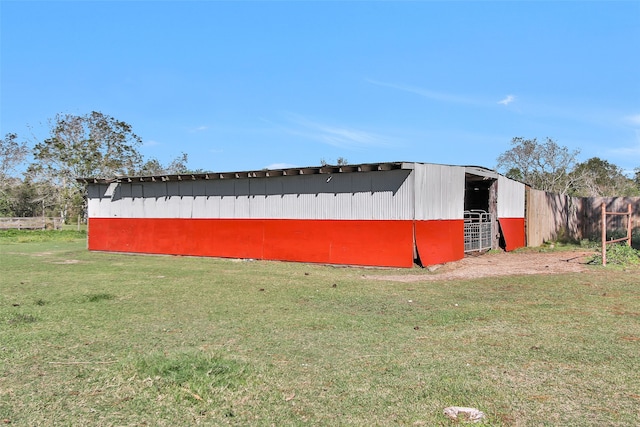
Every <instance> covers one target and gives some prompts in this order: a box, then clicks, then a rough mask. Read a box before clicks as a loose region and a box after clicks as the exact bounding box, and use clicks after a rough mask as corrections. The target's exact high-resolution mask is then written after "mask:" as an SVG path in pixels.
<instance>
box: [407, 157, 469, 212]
mask: <svg viewBox="0 0 640 427" xmlns="http://www.w3.org/2000/svg"><path fill="white" fill-rule="evenodd" d="M464 187H465V168H464V167H462V166H445V165H435V164H420V163H416V164H415V219H416V220H435V219H463V217H464Z"/></svg>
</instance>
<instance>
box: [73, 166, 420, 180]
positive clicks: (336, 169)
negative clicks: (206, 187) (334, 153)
mask: <svg viewBox="0 0 640 427" xmlns="http://www.w3.org/2000/svg"><path fill="white" fill-rule="evenodd" d="M414 168H415V167H414V163H407V162H390V163H364V164H360V165H339V166H332V165H324V166H310V167H303V168H287V169H263V170H257V171H244V172H206V173H187V174H177V175H148V176H116V177H113V178H78V179H77V180H76V181H77V182H80V183H83V184H111V183H115V182H166V181H198V180H215V179H241V178H270V177H277V176H297V175H315V174H334V173H357V172H377V171H390V170H397V169H414Z"/></svg>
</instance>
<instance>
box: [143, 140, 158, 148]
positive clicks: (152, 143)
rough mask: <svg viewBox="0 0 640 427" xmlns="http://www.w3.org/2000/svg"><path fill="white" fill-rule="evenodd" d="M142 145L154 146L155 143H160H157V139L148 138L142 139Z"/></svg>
mask: <svg viewBox="0 0 640 427" xmlns="http://www.w3.org/2000/svg"><path fill="white" fill-rule="evenodd" d="M142 145H143V146H144V147H155V146H156V145H160V143H159V142H158V141H154V140H152V139H149V140H147V141H144V142H143V143H142Z"/></svg>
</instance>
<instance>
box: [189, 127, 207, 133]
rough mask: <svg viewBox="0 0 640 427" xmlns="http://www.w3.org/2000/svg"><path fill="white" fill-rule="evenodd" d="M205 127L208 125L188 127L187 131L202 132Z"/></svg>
mask: <svg viewBox="0 0 640 427" xmlns="http://www.w3.org/2000/svg"><path fill="white" fill-rule="evenodd" d="M207 129H209V126H204V125H202V126H198V127H195V128H191V129H189V132H191V133H196V132H204V131H205V130H207Z"/></svg>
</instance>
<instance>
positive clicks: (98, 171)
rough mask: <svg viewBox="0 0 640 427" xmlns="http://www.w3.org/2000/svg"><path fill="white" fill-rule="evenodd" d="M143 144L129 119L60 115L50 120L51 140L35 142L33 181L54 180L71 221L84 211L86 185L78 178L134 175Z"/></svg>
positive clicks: (59, 201) (93, 114)
mask: <svg viewBox="0 0 640 427" xmlns="http://www.w3.org/2000/svg"><path fill="white" fill-rule="evenodd" d="M141 144H142V140H141V139H140V137H139V136H138V135H136V134H135V133H134V132H133V129H132V127H131V126H130V125H129V124H128V123H125V122H123V121H120V120H117V119H115V118H113V117H111V116H108V115H105V114H103V113H100V112H96V111H93V112H91V113H89V114H86V115H84V116H76V115H72V114H59V115H57V116H56V117H55V119H53V120H51V121H50V136H49V138H47V139H45V140H44V141H42V142H38V143H37V144H35V147H34V150H33V156H34V163H33V164H32V165H31V166H30V167H29V170H28V174H29V177H30V178H31V179H32V180H33V181H34V182H42V181H47V182H49V183H51V184H53V186H54V188H56V194H55V195H54V197H55V199H56V200H55V202H56V203H57V204H58V206H59V207H60V212H61V216H62V218H63V219H67V218H68V217H69V216H70V215H74V214H80V213H82V212H83V210H84V206H83V199H84V198H83V194H84V186H83V185H82V184H79V183H77V182H76V179H77V178H85V177H86V178H89V177H91V178H111V177H114V176H117V175H132V174H134V173H135V171H136V170H139V169H140V166H141V164H142V156H141V155H140V153H139V152H138V148H139V147H140V145H141Z"/></svg>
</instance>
